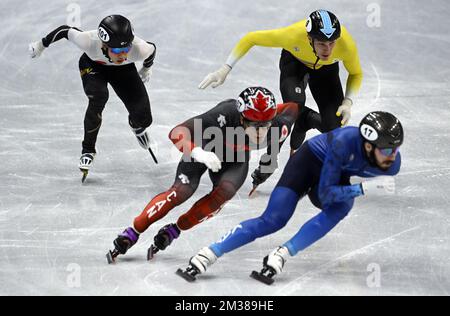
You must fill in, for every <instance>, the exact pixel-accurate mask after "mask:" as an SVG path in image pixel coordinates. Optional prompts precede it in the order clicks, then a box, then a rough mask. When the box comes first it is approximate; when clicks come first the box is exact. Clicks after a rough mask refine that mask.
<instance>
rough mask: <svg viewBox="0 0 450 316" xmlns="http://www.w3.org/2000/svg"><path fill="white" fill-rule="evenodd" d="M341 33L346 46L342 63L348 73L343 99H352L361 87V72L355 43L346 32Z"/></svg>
mask: <svg viewBox="0 0 450 316" xmlns="http://www.w3.org/2000/svg"><path fill="white" fill-rule="evenodd" d="M343 33H344V36H343V37H344V40H345V45H346V56H345V59H344V60H343V62H344V66H345V69H347V71H348V77H347V84H346V89H345V97H346V98H349V99H352V98H353V97H354V96H355V95H356V94H357V93H358V91H359V89H360V87H361V83H362V79H363V72H362V68H361V64H360V61H359V55H358V49H357V47H356V43H355V41H354V40H353V39H352V37H351V36H350V34H349V33H348V32H347V31H346V30H344V32H343Z"/></svg>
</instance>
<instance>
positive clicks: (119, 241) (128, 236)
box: [106, 227, 139, 264]
mask: <svg viewBox="0 0 450 316" xmlns="http://www.w3.org/2000/svg"><path fill="white" fill-rule="evenodd" d="M138 239H139V234H138V233H137V232H136V231H135V230H134V229H133V228H131V227H128V228H127V229H125V230H124V231H123V233H121V234H120V235H119V236H117V238H116V239H115V240H114V242H113V243H114V248H115V249H114V250H113V251H111V250H110V251H109V252H108V253H107V254H106V259H107V260H108V263H109V264H111V263H114V262H115V260H116V257H117V256H118V255H124V254H126V252H127V251H128V249H130V248H131V247H133V245H134V244H135V243H136V242H137V241H138Z"/></svg>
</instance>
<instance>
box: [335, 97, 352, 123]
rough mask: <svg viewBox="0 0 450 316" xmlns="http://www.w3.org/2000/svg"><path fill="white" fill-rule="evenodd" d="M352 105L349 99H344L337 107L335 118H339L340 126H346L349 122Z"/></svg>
mask: <svg viewBox="0 0 450 316" xmlns="http://www.w3.org/2000/svg"><path fill="white" fill-rule="evenodd" d="M352 105H353V101H352V100H351V99H349V98H344V100H343V101H342V104H341V106H340V107H338V109H337V112H336V116H341V117H342V120H341V126H345V125H347V123H348V121H350V117H351V116H352Z"/></svg>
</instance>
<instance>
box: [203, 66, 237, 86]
mask: <svg viewBox="0 0 450 316" xmlns="http://www.w3.org/2000/svg"><path fill="white" fill-rule="evenodd" d="M230 71H231V67H230V66H228V65H223V66H222V67H220V69H219V70H217V71H215V72H212V73H210V74H208V75H207V76H206V77H205V79H203V81H202V82H201V83H200V84H199V85H198V88H199V89H205V88H206V87H208V86H209V85H210V84H212V87H213V88H217V87H218V86H220V85H221V84H222V83H224V81H225V79H226V78H227V76H228V74H229V72H230Z"/></svg>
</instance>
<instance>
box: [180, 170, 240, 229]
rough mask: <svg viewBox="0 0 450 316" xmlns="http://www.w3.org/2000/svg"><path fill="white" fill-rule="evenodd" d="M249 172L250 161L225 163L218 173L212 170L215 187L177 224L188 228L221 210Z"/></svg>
mask: <svg viewBox="0 0 450 316" xmlns="http://www.w3.org/2000/svg"><path fill="white" fill-rule="evenodd" d="M247 173H248V162H242V163H224V164H223V165H222V169H221V170H220V172H218V173H212V172H210V177H211V180H212V181H213V184H214V189H213V190H212V191H211V193H209V194H208V195H206V196H204V197H203V198H201V199H200V200H198V201H197V202H196V203H195V204H194V205H193V206H192V208H191V209H190V210H189V211H187V212H186V213H185V214H183V215H182V216H180V218H179V219H178V221H177V226H178V227H179V228H180V229H181V230H188V229H190V228H192V227H194V226H195V225H197V224H199V223H201V222H203V221H205V220H207V219H208V218H211V217H212V216H214V215H216V214H217V213H219V212H220V210H221V209H222V208H223V206H224V204H225V203H227V202H228V201H229V200H231V199H232V198H233V196H234V195H235V194H236V192H237V191H238V190H239V189H240V187H241V186H242V184H243V183H244V181H245V179H246V178H247Z"/></svg>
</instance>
